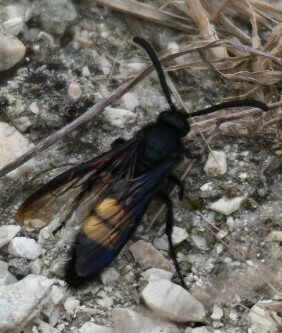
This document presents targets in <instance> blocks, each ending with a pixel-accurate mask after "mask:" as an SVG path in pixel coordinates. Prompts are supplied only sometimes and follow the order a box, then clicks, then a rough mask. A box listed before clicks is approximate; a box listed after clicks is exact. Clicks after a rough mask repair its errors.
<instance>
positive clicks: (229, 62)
mask: <svg viewBox="0 0 282 333" xmlns="http://www.w3.org/2000/svg"><path fill="white" fill-rule="evenodd" d="M250 57H251V56H241V57H233V58H231V57H229V58H226V59H220V60H210V62H211V63H212V64H213V66H214V67H215V68H216V69H218V70H232V69H234V68H236V67H237V66H239V65H240V64H242V63H244V62H246V61H248V59H250ZM185 68H193V69H200V70H203V69H207V64H206V62H205V61H201V60H198V61H193V62H189V63H183V64H177V65H172V66H169V67H167V68H166V71H167V72H172V71H177V70H180V69H185Z"/></svg>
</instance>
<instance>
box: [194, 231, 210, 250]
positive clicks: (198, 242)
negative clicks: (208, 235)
mask: <svg viewBox="0 0 282 333" xmlns="http://www.w3.org/2000/svg"><path fill="white" fill-rule="evenodd" d="M191 239H192V241H193V243H194V245H195V246H196V247H197V248H198V249H200V250H207V249H208V245H207V240H206V239H205V237H203V236H201V235H197V234H192V235H191Z"/></svg>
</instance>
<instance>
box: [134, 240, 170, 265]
mask: <svg viewBox="0 0 282 333" xmlns="http://www.w3.org/2000/svg"><path fill="white" fill-rule="evenodd" d="M129 250H130V251H131V253H132V254H133V256H134V259H135V261H136V262H138V264H139V265H140V266H141V267H142V268H151V267H154V268H162V269H165V270H168V271H172V270H173V268H174V267H173V265H172V264H171V263H170V261H169V260H168V259H166V258H165V257H164V256H163V255H162V254H161V253H160V252H159V251H158V250H157V249H155V248H154V247H153V246H152V244H150V243H147V242H145V241H143V240H139V241H138V242H136V243H134V244H132V245H131V246H130V247H129Z"/></svg>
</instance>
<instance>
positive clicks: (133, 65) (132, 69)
mask: <svg viewBox="0 0 282 333" xmlns="http://www.w3.org/2000/svg"><path fill="white" fill-rule="evenodd" d="M145 66H146V65H145V64H144V62H142V61H140V62H124V63H122V64H121V65H120V67H119V72H120V73H121V74H124V73H127V74H128V72H129V73H131V74H137V73H139V72H140V71H141V70H142V69H143V68H145Z"/></svg>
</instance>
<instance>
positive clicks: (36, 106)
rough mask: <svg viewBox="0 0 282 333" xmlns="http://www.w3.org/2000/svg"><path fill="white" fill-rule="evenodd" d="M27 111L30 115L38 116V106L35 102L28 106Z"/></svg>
mask: <svg viewBox="0 0 282 333" xmlns="http://www.w3.org/2000/svg"><path fill="white" fill-rule="evenodd" d="M29 109H30V111H31V112H32V113H34V114H38V113H39V107H38V104H37V102H36V101H35V102H32V103H31V104H30V106H29Z"/></svg>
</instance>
